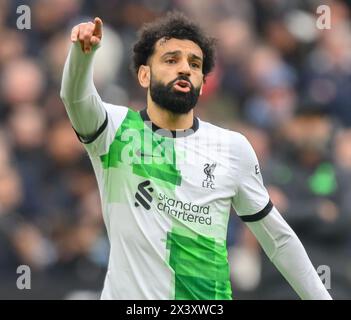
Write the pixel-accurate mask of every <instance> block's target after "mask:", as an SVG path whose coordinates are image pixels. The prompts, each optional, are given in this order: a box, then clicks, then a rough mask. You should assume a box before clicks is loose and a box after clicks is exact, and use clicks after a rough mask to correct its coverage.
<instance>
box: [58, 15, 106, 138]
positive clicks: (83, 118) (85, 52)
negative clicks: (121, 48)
mask: <svg viewBox="0 0 351 320" xmlns="http://www.w3.org/2000/svg"><path fill="white" fill-rule="evenodd" d="M101 39H102V21H101V19H100V18H95V19H94V22H86V23H80V24H78V25H76V26H75V27H73V29H72V32H71V41H72V42H73V44H72V46H71V49H70V52H69V54H68V57H67V60H66V63H65V67H64V71H63V77H62V85H61V92H60V96H61V99H62V101H63V103H64V105H65V107H66V110H67V113H68V116H69V118H70V120H71V123H72V126H73V128H74V129H75V130H76V132H77V133H78V134H79V136H81V137H83V138H86V139H87V140H89V137H93V136H94V135H95V134H96V133H97V132H98V130H99V128H101V126H102V125H103V124H104V122H105V120H106V111H105V109H104V106H103V103H102V101H101V98H100V96H99V94H98V93H97V90H96V88H95V86H94V82H93V58H94V54H95V52H96V50H97V49H98V48H99V47H100V42H101Z"/></svg>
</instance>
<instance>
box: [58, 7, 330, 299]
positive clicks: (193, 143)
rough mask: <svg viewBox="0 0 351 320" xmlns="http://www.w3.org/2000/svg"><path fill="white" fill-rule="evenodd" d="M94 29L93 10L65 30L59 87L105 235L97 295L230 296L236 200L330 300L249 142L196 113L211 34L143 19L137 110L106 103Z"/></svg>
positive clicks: (273, 246)
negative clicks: (143, 95) (86, 160)
mask: <svg viewBox="0 0 351 320" xmlns="http://www.w3.org/2000/svg"><path fill="white" fill-rule="evenodd" d="M102 29H103V26H102V21H101V19H100V18H95V19H94V22H86V23H81V24H79V25H77V26H75V27H74V28H73V29H72V33H71V41H72V42H73V45H72V47H71V50H70V53H69V55H68V58H67V61H66V64H65V68H64V71H63V79H62V88H61V98H62V100H63V102H64V104H65V107H66V110H67V113H68V116H69V118H70V121H71V123H72V126H73V128H74V130H75V132H76V134H77V136H78V138H79V140H80V141H81V142H82V143H83V144H84V146H85V149H86V150H87V152H88V155H89V157H90V159H91V162H92V165H93V168H94V171H95V175H96V178H97V182H98V187H99V191H100V196H101V202H102V209H103V210H102V211H103V218H104V222H105V225H106V229H107V233H108V237H109V241H110V245H111V248H110V258H109V265H108V270H107V274H106V279H105V283H104V288H103V291H102V295H101V298H102V299H232V292H231V285H230V275H229V265H228V260H227V250H226V235H227V223H228V219H229V213H230V207H231V205H232V206H233V207H234V209H235V211H236V212H237V214H238V215H239V216H240V217H241V219H242V220H243V221H244V222H245V223H246V224H247V226H248V227H249V229H250V230H251V231H252V233H253V234H254V235H255V236H256V238H257V239H258V241H259V242H260V244H261V246H262V247H263V249H264V251H265V252H266V254H267V255H268V257H269V258H270V259H271V261H272V262H273V263H274V265H275V266H276V267H277V268H278V270H279V271H280V272H281V273H282V274H283V276H284V277H285V278H286V280H287V281H288V282H289V283H290V285H291V286H292V287H293V288H294V290H295V291H296V292H297V294H298V295H299V296H300V297H301V298H302V299H331V297H330V295H329V293H328V291H327V290H326V289H325V287H324V285H323V283H322V281H321V280H320V278H319V276H318V274H317V272H316V271H315V269H314V267H313V265H312V263H311V262H310V260H309V257H308V255H307V254H306V252H305V250H304V247H303V246H302V244H301V242H300V241H299V239H298V237H297V236H296V234H295V233H294V232H293V230H292V229H291V228H290V227H289V225H288V224H287V223H286V222H285V221H284V219H283V218H282V217H281V215H280V214H279V212H278V211H277V209H276V208H275V207H274V206H273V204H272V202H271V201H270V199H269V195H268V193H267V191H266V189H265V187H264V185H263V182H262V177H261V173H260V168H259V164H258V161H257V157H256V155H255V152H254V150H253V148H252V147H251V145H250V144H249V142H248V140H247V139H246V138H245V137H244V136H243V135H241V134H239V133H237V132H233V131H229V130H225V129H222V128H219V127H216V126H214V125H212V124H210V123H207V122H204V121H202V120H200V119H199V118H197V117H195V116H194V115H193V108H194V107H195V105H196V103H197V100H198V97H199V95H201V92H202V88H203V84H204V81H205V79H206V75H208V73H209V72H210V71H211V69H212V68H213V66H214V41H213V39H212V38H210V37H208V36H206V34H204V32H203V31H202V29H201V28H200V27H199V26H198V25H196V24H195V23H193V22H192V21H190V20H189V19H188V18H186V17H185V16H183V15H182V14H180V13H174V12H173V13H169V14H168V15H167V16H166V17H164V18H162V19H159V20H156V21H154V22H153V23H150V24H146V25H145V26H144V27H143V28H142V30H141V32H140V35H139V39H138V42H137V43H136V44H135V46H134V49H133V52H134V55H133V62H134V68H135V73H136V75H137V79H138V81H139V83H140V85H141V86H142V87H143V88H145V89H146V90H147V103H146V107H145V109H143V110H142V111H140V112H136V111H134V110H133V109H131V108H128V107H125V106H117V105H112V104H108V103H105V102H103V101H102V100H101V98H100V96H99V94H98V93H97V90H96V88H95V86H94V83H93V58H94V55H95V52H96V50H97V49H98V48H99V47H100V46H101V45H102V44H101V40H102V34H103V32H102ZM117 98H118V97H117ZM213 107H214V108H215V107H216V106H213Z"/></svg>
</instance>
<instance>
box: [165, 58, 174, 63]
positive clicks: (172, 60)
mask: <svg viewBox="0 0 351 320" xmlns="http://www.w3.org/2000/svg"><path fill="white" fill-rule="evenodd" d="M166 63H169V64H174V63H176V61H175V60H174V59H169V60H166Z"/></svg>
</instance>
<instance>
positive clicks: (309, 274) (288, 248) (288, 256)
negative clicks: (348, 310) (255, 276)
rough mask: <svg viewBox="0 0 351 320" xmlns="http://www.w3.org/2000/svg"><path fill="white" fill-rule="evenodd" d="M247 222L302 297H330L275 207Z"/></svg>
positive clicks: (298, 242) (318, 298)
mask: <svg viewBox="0 0 351 320" xmlns="http://www.w3.org/2000/svg"><path fill="white" fill-rule="evenodd" d="M246 225H247V226H248V227H249V229H250V230H251V231H252V233H253V234H254V235H255V237H256V238H257V240H258V241H259V242H260V244H261V246H262V248H263V249H264V251H265V252H266V254H267V256H268V257H269V259H270V260H271V261H272V262H273V263H274V265H275V266H276V267H277V269H278V270H279V271H280V272H281V274H282V275H283V276H284V277H285V278H286V280H287V281H288V282H289V283H290V285H291V286H292V287H293V288H294V290H295V291H296V293H297V294H298V295H299V296H300V297H301V299H308V300H330V299H331V296H330V295H329V292H328V291H327V290H326V288H325V287H324V285H323V283H322V281H321V280H320V278H319V276H318V274H317V272H316V270H315V268H314V267H313V265H312V263H311V261H310V259H309V257H308V255H307V253H306V251H305V249H304V247H303V245H302V244H301V242H300V240H299V239H298V237H297V235H296V234H295V232H294V231H293V230H292V229H291V228H290V226H289V225H288V224H287V223H286V221H285V220H284V219H283V217H282V216H281V215H280V213H279V212H278V210H277V209H276V208H274V207H273V209H272V211H271V212H270V213H269V214H268V215H267V216H266V217H265V218H263V219H261V220H259V221H256V222H248V223H246Z"/></svg>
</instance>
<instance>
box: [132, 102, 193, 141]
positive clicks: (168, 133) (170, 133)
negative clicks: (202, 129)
mask: <svg viewBox="0 0 351 320" xmlns="http://www.w3.org/2000/svg"><path fill="white" fill-rule="evenodd" d="M139 113H140V117H141V118H142V119H143V121H144V122H145V123H146V125H147V126H148V127H149V128H150V129H152V131H153V132H156V133H157V134H160V135H162V136H164V137H169V138H181V137H187V136H190V135H192V134H194V133H195V132H196V131H197V129H199V119H198V118H196V117H194V120H193V125H192V126H191V128H189V129H184V130H168V129H163V128H160V127H159V126H157V125H156V124H154V123H153V122H151V120H150V117H149V115H148V114H147V112H146V108H145V109H143V110H141V111H140V112H139Z"/></svg>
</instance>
